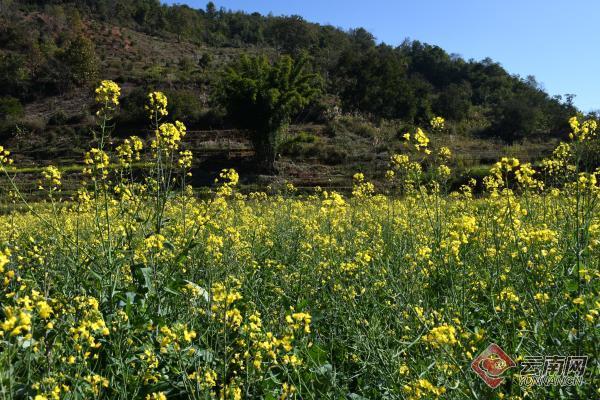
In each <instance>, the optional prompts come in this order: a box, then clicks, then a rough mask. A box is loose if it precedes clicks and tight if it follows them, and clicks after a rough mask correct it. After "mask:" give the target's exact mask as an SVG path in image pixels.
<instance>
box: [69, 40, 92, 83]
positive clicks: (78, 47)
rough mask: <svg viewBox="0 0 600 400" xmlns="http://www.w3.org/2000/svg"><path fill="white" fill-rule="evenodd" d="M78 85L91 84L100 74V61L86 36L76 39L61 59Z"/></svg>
mask: <svg viewBox="0 0 600 400" xmlns="http://www.w3.org/2000/svg"><path fill="white" fill-rule="evenodd" d="M61 59H62V61H63V62H64V63H65V64H66V65H67V67H68V68H69V70H70V71H71V78H72V80H73V82H75V83H76V84H77V85H80V86H81V85H84V84H86V83H89V82H91V81H92V80H93V79H95V78H96V76H97V74H98V59H97V57H96V52H95V50H94V44H93V43H92V41H91V40H89V39H88V38H86V37H84V36H81V35H80V36H78V37H77V38H75V39H74V40H73V41H72V42H71V44H70V45H69V47H67V49H66V50H65V52H64V54H63V55H62V57H61Z"/></svg>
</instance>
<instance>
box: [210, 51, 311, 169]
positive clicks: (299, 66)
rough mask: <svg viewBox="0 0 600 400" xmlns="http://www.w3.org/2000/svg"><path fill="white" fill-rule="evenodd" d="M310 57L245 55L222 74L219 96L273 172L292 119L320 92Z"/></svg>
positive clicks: (259, 157) (259, 159)
mask: <svg viewBox="0 0 600 400" xmlns="http://www.w3.org/2000/svg"><path fill="white" fill-rule="evenodd" d="M321 81H322V80H321V78H320V76H319V75H318V74H316V73H313V72H310V71H309V69H308V60H307V57H305V56H301V57H300V58H298V59H297V60H294V59H292V58H291V57H290V56H287V55H285V56H281V57H279V58H278V59H277V60H275V61H274V62H271V61H269V59H268V58H267V57H265V56H253V57H251V56H247V55H244V56H242V57H241V58H240V59H239V60H238V61H237V62H234V63H233V64H232V65H230V66H229V67H228V68H227V69H226V70H225V73H224V74H223V78H222V81H221V82H222V84H221V90H220V97H221V102H222V104H223V106H224V107H225V109H226V111H227V114H228V115H229V117H230V118H231V119H232V120H233V121H235V122H236V123H237V124H238V125H239V126H240V127H241V128H244V129H248V130H249V131H250V132H251V133H252V141H253V143H254V148H255V151H256V157H257V161H258V162H259V164H260V166H262V167H263V168H264V169H266V170H267V171H270V172H272V171H273V170H274V162H275V157H276V154H277V147H278V145H279V141H280V138H281V134H282V132H284V130H285V129H286V127H287V126H288V124H289V122H290V119H291V118H292V117H293V116H294V115H295V114H297V113H299V112H300V111H302V109H303V108H305V107H306V106H307V105H308V104H309V103H310V102H311V101H312V100H313V99H315V98H316V96H318V94H319V93H320V92H321V86H322V84H321Z"/></svg>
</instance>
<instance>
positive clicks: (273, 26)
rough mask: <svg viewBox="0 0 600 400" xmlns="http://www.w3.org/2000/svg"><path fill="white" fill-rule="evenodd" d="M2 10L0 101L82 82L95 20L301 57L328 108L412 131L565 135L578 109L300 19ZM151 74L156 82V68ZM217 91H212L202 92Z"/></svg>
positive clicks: (156, 5)
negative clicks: (426, 127)
mask: <svg viewBox="0 0 600 400" xmlns="http://www.w3.org/2000/svg"><path fill="white" fill-rule="evenodd" d="M1 10H2V13H3V14H4V17H3V18H2V22H3V23H2V27H1V28H0V84H1V85H2V92H3V95H10V96H13V97H18V98H19V99H21V101H24V102H27V101H30V100H32V99H33V98H36V97H39V96H42V97H43V96H47V95H48V94H52V93H57V92H62V91H64V90H67V89H68V88H70V87H72V86H73V85H77V84H81V83H83V81H82V80H81V79H80V78H79V76H82V75H83V76H90V75H91V74H92V73H93V72H94V71H93V70H91V69H90V68H89V67H91V66H92V65H93V64H94V63H93V61H91V60H93V59H94V54H92V51H91V48H90V46H89V45H87V44H84V43H82V41H81V39H77V35H81V34H82V30H81V24H82V23H81V20H82V19H84V20H85V19H93V20H98V21H105V22H107V23H110V24H116V25H121V26H128V27H130V28H133V29H136V30H138V31H143V32H146V33H149V34H152V35H159V36H162V37H164V38H173V37H175V38H176V39H177V40H179V41H189V42H192V43H195V44H197V45H202V46H208V48H217V47H228V48H232V47H237V48H245V49H274V50H275V51H277V52H282V53H287V54H290V55H292V56H296V55H298V54H299V53H300V52H308V53H309V54H310V56H311V57H312V59H313V62H314V65H315V69H316V71H317V72H319V73H320V74H321V75H322V76H324V77H326V88H325V89H326V90H325V91H326V93H327V94H328V97H329V98H330V99H332V101H333V103H337V104H338V105H339V106H341V107H342V109H343V110H344V111H347V112H354V111H358V112H361V113H364V114H369V115H370V116H371V117H373V118H375V119H380V118H386V119H401V120H403V121H405V122H406V123H407V124H415V123H423V122H424V121H428V120H429V119H430V118H431V117H432V116H434V115H445V116H447V118H448V119H449V120H452V121H455V122H457V124H455V126H458V127H459V128H458V132H459V133H465V132H469V133H478V134H482V135H484V136H495V137H502V138H504V139H505V140H507V141H513V140H518V139H521V138H523V137H531V136H536V135H537V136H544V135H552V136H560V135H561V134H564V133H565V132H566V128H567V127H566V125H565V124H564V121H566V119H567V118H568V116H570V115H573V114H574V113H575V111H576V110H575V109H574V107H573V106H572V104H571V100H572V97H570V96H567V97H566V98H565V99H562V98H560V97H556V98H552V97H550V96H549V95H548V94H547V93H546V92H545V91H544V90H543V89H542V88H541V87H540V86H539V85H538V83H537V82H536V81H535V79H534V78H533V77H527V78H521V77H518V76H513V75H510V74H509V73H508V72H507V71H506V70H504V68H502V67H501V65H500V64H498V63H496V62H494V61H492V60H490V59H485V60H482V61H474V60H464V59H462V58H461V57H459V56H457V55H451V54H448V53H446V52H445V51H444V50H442V49H441V48H439V47H437V46H432V45H428V44H424V43H421V42H418V41H408V40H407V41H405V42H404V43H402V44H401V45H399V46H397V47H393V46H389V45H386V44H377V42H376V40H375V38H374V37H373V36H372V35H371V34H370V33H369V32H367V31H365V30H364V29H361V28H359V29H354V30H350V31H348V32H345V31H342V30H340V29H338V28H335V27H332V26H324V25H318V24H314V23H309V22H306V21H304V20H303V19H302V18H301V17H298V16H289V17H275V16H261V15H259V14H256V13H253V14H246V13H243V12H232V11H227V10H224V9H218V8H217V7H216V6H215V5H214V4H213V3H209V4H208V5H207V7H206V9H204V10H195V9H192V8H190V7H188V6H185V5H175V6H166V5H161V4H160V2H159V1H158V0H135V1H129V0H127V1H125V0H95V1H92V0H78V1H61V0H54V1H50V2H49V1H15V2H11V1H6V0H4V1H3V2H2V7H1ZM19 10H20V11H19ZM32 11H43V12H47V13H50V14H52V15H62V16H63V17H62V18H63V19H64V18H65V17H64V16H65V15H66V17H67V18H68V20H69V21H73V22H72V23H69V24H66V25H67V26H63V27H60V28H59V27H58V26H56V27H54V28H52V27H51V28H50V31H49V32H48V31H47V30H44V29H41V28H39V27H37V25H34V26H36V27H35V28H34V29H39V30H38V31H37V32H35V34H31V32H29V30H31V29H32V27H31V24H30V21H29V22H26V21H25V20H24V17H23V15H24V14H22V13H23V12H24V13H29V12H32ZM30 19H31V17H30ZM34 19H35V18H34ZM53 29H54V30H53ZM206 60H207V59H205V58H200V59H199V60H198V64H199V65H206ZM184 64H185V63H184ZM121 68H124V67H121ZM184 70H186V69H185V66H182V71H184ZM121 75H122V76H125V77H126V76H127V71H126V70H122V71H121ZM184 75H186V74H184ZM187 75H189V74H187ZM155 77H156V80H157V81H158V82H159V83H160V80H161V74H160V69H158V70H156V74H155ZM181 79H185V78H181ZM214 87H215V85H212V84H209V87H208V90H212V89H213V88H214ZM215 106H216V107H219V104H215ZM525 116H527V117H526V118H525Z"/></svg>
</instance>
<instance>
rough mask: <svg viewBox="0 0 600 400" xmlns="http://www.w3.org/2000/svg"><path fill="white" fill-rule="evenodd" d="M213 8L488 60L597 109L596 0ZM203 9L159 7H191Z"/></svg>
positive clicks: (301, 1) (272, 0) (300, 2)
mask: <svg viewBox="0 0 600 400" xmlns="http://www.w3.org/2000/svg"><path fill="white" fill-rule="evenodd" d="M213 1H214V3H215V4H216V6H217V8H221V7H224V8H226V9H232V10H244V11H247V12H254V11H258V12H260V13H261V14H268V13H269V12H271V13H273V14H274V15H291V14H297V15H301V16H302V17H304V18H305V19H306V20H309V21H312V22H319V23H323V24H331V25H334V26H339V27H341V28H344V29H348V28H356V27H364V28H366V29H367V30H369V31H370V32H372V33H373V34H374V35H375V37H376V38H377V40H379V41H383V42H385V43H388V44H391V45H397V44H400V43H401V42H402V41H403V40H404V39H405V38H410V39H416V40H420V41H423V42H427V43H430V44H436V45H438V46H440V47H442V48H444V49H445V50H446V51H448V52H449V53H457V54H460V55H461V56H462V57H464V58H466V59H470V58H474V59H477V60H479V59H482V58H485V57H491V58H492V59H494V60H495V61H498V62H500V63H501V64H502V65H503V66H504V67H505V68H506V69H507V70H508V71H509V72H510V73H513V74H519V75H521V76H527V75H535V77H536V78H537V80H538V82H540V83H541V84H542V85H543V87H544V88H545V89H546V91H547V92H548V93H550V94H551V95H555V94H565V93H573V94H575V95H576V96H577V97H575V104H576V105H577V106H578V107H580V108H581V109H582V110H583V111H590V110H597V109H600V95H599V94H600V76H599V75H598V74H599V73H600V51H599V49H598V46H599V45H600V29H598V23H597V17H598V16H599V15H600V1H598V0H570V1H568V0H545V1H542V0H396V1H393V0H388V1H385V0H370V1H364V0H363V1H358V0H320V1H318V0H253V1H244V0H213ZM207 2H208V0H206V1H202V0H201V1H197V0H188V1H184V0H181V1H165V3H186V4H189V5H190V6H192V7H194V8H204V7H205V5H206V3H207Z"/></svg>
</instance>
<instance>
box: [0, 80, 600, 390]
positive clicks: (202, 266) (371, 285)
mask: <svg viewBox="0 0 600 400" xmlns="http://www.w3.org/2000/svg"><path fill="white" fill-rule="evenodd" d="M96 97H97V99H96V100H97V101H98V103H99V105H100V109H99V111H98V116H97V117H98V122H99V125H98V129H97V130H96V131H95V132H94V133H90V136H91V137H94V138H95V139H96V142H97V144H98V145H97V147H95V148H93V149H90V151H89V152H88V153H87V154H86V156H85V164H86V171H85V176H86V181H85V182H83V183H82V186H81V189H80V190H79V192H78V195H77V196H75V197H73V198H64V196H62V195H61V192H60V188H61V172H60V169H59V168H55V167H48V168H46V170H45V171H44V173H43V174H41V175H40V183H39V186H40V188H39V190H40V191H41V192H42V193H43V194H44V196H45V198H46V201H44V202H36V203H32V204H30V203H27V202H26V199H25V198H24V197H22V195H21V194H20V192H19V190H18V184H17V183H16V182H15V181H14V179H13V177H12V175H11V173H10V168H9V164H10V154H9V153H8V152H7V151H4V152H3V153H2V154H3V155H2V158H1V162H2V169H3V171H4V172H5V173H6V175H7V179H9V180H10V182H13V183H14V187H13V190H11V191H10V193H3V201H4V202H5V203H12V204H15V205H20V208H19V210H20V211H14V212H11V213H8V214H5V215H3V216H2V217H0V227H1V228H0V242H1V251H2V254H1V255H0V285H1V290H0V301H1V308H0V398H2V399H35V400H44V399H90V398H99V399H187V398H191V399H211V398H219V399H242V398H257V399H258V398H266V399H292V398H296V399H327V398H328V399H344V398H348V399H380V398H386V399H436V398H440V399H470V398H484V399H487V398H499V399H502V398H504V399H526V398H529V399H543V398H581V399H592V398H598V397H599V396H600V391H598V376H597V374H598V372H597V370H598V356H599V353H600V352H599V349H598V347H599V336H600V331H599V329H598V324H599V319H598V315H599V312H600V285H599V279H600V273H599V271H600V213H599V212H598V210H599V204H598V201H599V200H600V190H599V187H598V183H597V174H598V171H596V172H595V173H594V172H593V171H591V172H590V171H587V172H583V169H582V166H581V162H580V158H579V155H580V153H581V151H582V149H583V148H584V147H585V145H586V143H587V142H588V141H589V140H591V139H593V138H594V137H595V131H596V125H595V122H594V121H591V120H589V121H578V120H577V119H576V118H574V119H572V120H571V121H570V123H571V127H572V134H571V136H572V138H571V141H569V142H568V143H562V144H561V145H560V146H559V147H558V148H557V149H556V151H555V152H554V154H553V155H552V157H550V158H548V159H546V160H544V161H543V162H542V163H541V164H540V165H539V166H537V165H536V166H532V165H529V164H521V163H519V161H518V160H516V159H508V158H507V159H503V160H500V161H499V162H498V163H497V164H496V165H495V166H494V167H493V168H492V170H491V174H490V175H489V176H488V177H486V178H485V179H484V181H483V182H470V183H469V184H467V185H464V186H463V187H461V188H460V189H459V190H457V191H455V192H450V191H449V189H448V185H447V182H448V179H449V177H450V175H451V174H452V170H451V168H452V154H451V153H450V151H449V150H448V149H446V148H439V149H438V148H431V146H430V143H429V139H428V134H427V133H426V132H425V131H423V130H420V129H418V130H416V131H414V132H409V133H407V134H406V135H405V140H406V145H407V149H410V152H409V151H408V150H407V153H406V154H398V155H395V156H393V157H392V158H391V159H390V163H389V171H387V174H386V177H387V178H388V184H387V185H386V186H385V187H374V186H373V185H372V184H370V183H369V179H368V177H365V176H363V175H362V174H360V173H357V174H356V175H355V176H354V190H353V192H352V194H347V195H341V194H338V193H335V192H330V191H327V190H326V189H323V190H320V189H318V188H317V189H315V191H314V193H311V194H300V193H297V192H296V191H295V188H294V187H293V186H291V185H288V186H287V187H286V188H284V189H283V190H281V191H279V192H275V191H272V190H266V189H265V192H264V193H263V192H258V193H250V194H244V195H242V194H241V192H240V191H239V190H238V174H237V172H236V171H234V170H224V171H223V172H222V173H221V175H220V176H219V177H217V180H216V182H215V185H214V187H213V188H212V191H211V194H210V196H207V198H205V199H199V198H197V197H195V196H194V194H193V191H192V190H191V188H189V187H188V185H187V182H186V179H189V178H188V174H189V173H190V171H191V169H190V167H191V161H192V158H193V154H191V153H190V152H189V151H186V150H183V148H181V146H180V142H181V139H182V138H183V136H185V126H184V125H183V124H182V123H180V122H173V123H171V122H170V121H169V116H168V115H167V114H166V102H167V99H166V98H165V97H164V95H162V93H159V92H155V93H152V94H150V95H149V97H148V106H147V110H146V111H147V113H148V115H149V117H150V124H151V127H152V128H153V130H155V132H156V134H155V137H154V138H153V139H152V140H151V141H150V142H149V143H148V144H146V143H144V142H143V141H142V140H141V139H138V138H136V137H133V138H130V139H128V140H126V141H124V142H123V141H122V142H120V143H118V144H115V145H114V146H113V145H109V143H110V141H109V133H110V126H111V115H112V112H113V110H114V109H115V108H116V107H117V105H118V97H119V88H118V86H116V84H114V83H111V82H107V81H105V82H103V84H102V85H101V87H100V88H99V89H98V90H97V91H96ZM443 123H444V121H443V119H441V118H436V119H434V120H433V121H432V122H431V127H430V128H428V129H431V130H435V129H436V128H437V127H439V126H440V125H443ZM140 160H142V161H144V160H149V162H150V167H149V170H148V174H147V176H142V177H140V176H138V174H133V173H132V172H131V169H132V164H133V163H135V162H140ZM114 165H117V166H118V167H117V168H113V167H112V166H114ZM109 166H111V168H109ZM482 186H483V187H484V188H485V189H484V190H483V193H480V192H476V191H475V190H474V189H475V187H482ZM267 192H268V194H267ZM22 210H24V211H22ZM491 343H496V344H498V345H499V346H500V347H502V349H504V351H506V353H507V354H509V355H510V356H511V357H512V359H513V360H515V362H518V361H520V360H522V358H523V357H525V356H547V355H548V356H549V355H565V356H576V355H585V356H588V357H589V361H588V365H587V373H586V375H585V377H584V383H583V384H582V385H580V386H565V387H561V386H546V387H544V386H535V385H534V386H531V387H527V386H523V385H519V383H518V380H517V379H516V375H517V374H519V372H520V368H512V369H510V370H509V371H508V374H507V379H506V381H505V382H504V383H503V384H502V385H501V386H499V387H498V388H497V389H494V390H493V389H491V388H488V387H487V386H486V384H485V383H484V382H483V381H482V380H481V379H480V377H479V376H477V375H476V374H475V373H474V372H473V371H472V370H471V366H470V365H471V362H472V361H473V359H474V358H475V357H476V356H477V355H478V354H480V353H481V352H482V351H483V350H484V349H486V348H487V347H488V345H490V344H491Z"/></svg>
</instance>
